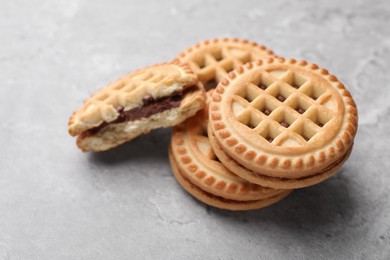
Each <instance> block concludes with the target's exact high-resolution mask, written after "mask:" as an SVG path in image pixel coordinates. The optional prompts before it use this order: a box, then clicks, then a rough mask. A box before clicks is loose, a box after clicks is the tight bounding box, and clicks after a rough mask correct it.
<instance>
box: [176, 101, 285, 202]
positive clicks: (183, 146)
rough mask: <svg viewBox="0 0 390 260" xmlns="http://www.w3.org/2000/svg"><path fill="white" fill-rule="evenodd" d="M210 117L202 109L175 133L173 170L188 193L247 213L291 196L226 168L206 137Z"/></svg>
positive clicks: (205, 110) (177, 128)
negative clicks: (247, 210)
mask: <svg viewBox="0 0 390 260" xmlns="http://www.w3.org/2000/svg"><path fill="white" fill-rule="evenodd" d="M207 117H208V116H207V109H203V110H201V111H199V112H198V113H197V114H196V115H195V116H194V117H192V118H189V119H187V120H186V121H185V122H183V123H182V124H180V125H177V126H175V127H174V129H173V133H172V141H171V145H170V161H171V165H172V169H173V171H174V173H175V176H176V178H177V179H178V181H179V183H180V184H181V185H182V186H183V187H184V188H185V189H186V190H187V191H188V192H189V193H191V194H192V195H194V196H195V197H197V198H198V199H200V200H201V201H203V202H205V203H206V204H209V205H212V206H215V207H219V208H225V209H231V210H244V209H254V208H260V207H264V206H267V205H270V204H272V203H275V202H276V201H278V200H279V199H281V198H283V197H284V196H286V195H287V194H288V193H289V192H290V191H287V190H277V189H272V188H266V187H262V186H259V185H256V184H252V183H249V182H248V181H246V180H244V179H242V178H240V177H238V176H237V175H235V174H233V173H232V172H230V171H229V170H228V169H227V168H225V167H224V165H223V164H222V163H221V162H219V161H218V159H217V157H216V155H215V153H214V151H213V149H212V147H211V144H210V141H209V139H208V137H207V121H208V120H207ZM211 198H214V199H212V200H210V199H211Z"/></svg>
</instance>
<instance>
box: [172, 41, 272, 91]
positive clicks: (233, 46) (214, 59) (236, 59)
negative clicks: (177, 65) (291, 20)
mask: <svg viewBox="0 0 390 260" xmlns="http://www.w3.org/2000/svg"><path fill="white" fill-rule="evenodd" d="M275 57H276V55H275V54H274V53H273V52H272V51H271V50H269V49H267V48H266V47H265V46H263V45H260V44H257V43H255V42H250V41H247V40H242V39H237V38H231V39H228V38H223V39H212V40H206V41H203V42H199V43H197V44H195V45H194V46H192V47H190V48H188V49H186V50H185V51H183V52H181V53H180V54H179V55H178V56H177V57H176V59H177V60H179V61H180V62H183V63H188V64H189V65H190V67H191V69H192V70H193V71H194V72H195V74H197V75H198V78H199V80H200V81H201V82H202V83H203V85H204V86H205V87H206V90H208V89H212V88H214V87H216V85H217V84H218V82H219V81H221V80H222V79H223V78H224V77H226V76H227V74H228V73H229V72H230V71H232V70H234V69H235V68H237V67H239V66H241V65H243V64H244V63H247V62H249V61H255V60H258V59H266V58H275Z"/></svg>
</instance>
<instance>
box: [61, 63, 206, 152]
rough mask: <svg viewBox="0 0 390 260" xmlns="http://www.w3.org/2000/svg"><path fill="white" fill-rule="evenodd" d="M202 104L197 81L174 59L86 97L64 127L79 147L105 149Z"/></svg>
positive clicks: (179, 118)
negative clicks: (66, 127)
mask: <svg viewBox="0 0 390 260" xmlns="http://www.w3.org/2000/svg"><path fill="white" fill-rule="evenodd" d="M204 104H205V91H204V87H203V86H202V83H200V82H199V81H198V79H197V76H196V75H195V74H194V73H193V72H192V70H191V69H190V68H189V67H188V65H183V64H181V63H179V62H177V61H175V62H172V63H164V64H159V65H154V66H150V67H147V68H144V69H141V70H138V71H136V72H134V73H131V74H129V75H127V76H125V77H123V78H121V79H119V80H117V81H116V82H114V83H112V84H110V85H108V86H106V87H105V88H103V89H101V90H100V91H99V92H97V93H96V94H95V95H93V96H92V97H90V98H89V99H87V100H86V101H85V103H84V105H83V106H82V107H81V108H80V109H78V110H77V111H75V112H74V113H73V115H72V116H71V118H70V120H69V126H68V130H69V133H70V134H71V135H72V136H77V145H78V146H79V147H80V148H81V149H82V150H83V151H88V150H93V151H104V150H107V149H110V148H113V147H115V146H118V145H120V144H122V143H124V142H127V141H129V140H131V139H133V138H135V137H137V136H139V135H141V134H143V133H148V132H149V131H151V130H152V129H155V128H160V127H169V126H173V125H177V124H179V123H181V122H183V121H184V120H185V119H186V118H188V117H191V116H193V115H194V114H195V113H196V112H197V111H198V110H200V109H202V108H203V106H204Z"/></svg>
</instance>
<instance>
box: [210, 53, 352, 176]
mask: <svg viewBox="0 0 390 260" xmlns="http://www.w3.org/2000/svg"><path fill="white" fill-rule="evenodd" d="M210 110H211V111H210V122H211V127H212V130H213V131H214V132H215V133H216V138H217V139H218V141H219V142H220V144H221V146H222V147H223V148H224V150H225V151H226V152H227V153H228V154H229V155H230V156H232V157H233V158H234V159H236V160H238V161H239V162H240V163H242V164H244V165H245V163H248V168H249V169H251V170H254V171H257V172H262V173H263V172H265V173H268V174H269V175H270V176H279V177H283V176H284V177H289V172H291V169H295V170H299V171H300V173H299V176H305V175H307V174H308V173H313V170H314V169H320V168H324V167H326V166H329V165H330V164H331V163H332V162H334V161H335V160H337V159H338V158H339V157H340V156H342V155H343V154H344V153H345V151H346V150H348V148H349V147H350V146H351V144H352V141H353V138H354V136H355V133H356V128H357V109H356V106H355V103H354V101H353V99H352V97H351V95H350V94H349V92H348V91H347V90H346V89H345V87H344V86H343V84H341V83H340V82H339V81H338V80H337V78H336V77H335V76H333V75H330V74H329V73H328V71H326V70H324V69H320V68H318V66H317V65H315V64H308V63H307V62H306V61H295V60H292V59H291V60H285V59H283V58H277V59H272V58H271V59H268V60H266V61H264V62H263V61H257V62H253V63H249V64H246V65H245V66H243V67H239V68H237V69H236V70H235V71H233V72H231V73H230V74H229V76H228V77H227V78H226V79H224V80H223V81H222V82H221V84H220V85H219V86H218V87H217V89H216V91H215V92H214V95H213V101H212V103H211V106H210ZM265 169H267V170H266V171H264V170H265Z"/></svg>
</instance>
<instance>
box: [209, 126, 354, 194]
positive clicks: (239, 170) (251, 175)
mask: <svg viewBox="0 0 390 260" xmlns="http://www.w3.org/2000/svg"><path fill="white" fill-rule="evenodd" d="M209 126H210V125H209ZM208 137H209V139H210V144H211V146H212V147H213V150H214V152H215V154H216V155H217V157H218V159H219V160H220V161H221V162H222V164H223V165H224V166H225V167H226V168H228V169H229V170H230V171H231V172H233V173H235V174H236V175H238V176H240V177H241V178H243V179H245V180H248V181H249V182H252V183H256V184H259V185H261V186H264V187H271V188H275V189H298V188H303V187H307V186H311V185H314V184H317V183H320V182H322V181H324V180H326V179H327V178H329V177H330V176H332V175H333V174H335V173H336V172H337V171H338V170H339V169H340V168H341V166H342V165H343V164H344V162H345V161H346V160H347V159H348V157H349V155H350V154H351V151H352V146H351V147H350V148H349V151H348V152H347V153H346V154H345V155H344V156H343V157H342V158H341V159H340V161H339V162H336V163H335V164H334V166H332V167H330V168H328V169H325V170H324V171H322V172H318V173H316V174H314V175H309V176H307V177H302V178H297V179H287V178H278V177H270V176H266V175H261V174H259V173H256V172H253V171H251V170H249V169H247V168H245V167H244V166H243V165H241V164H239V163H238V162H236V161H235V160H233V159H232V158H231V157H230V156H229V155H227V154H226V153H225V152H224V151H223V150H222V148H221V146H220V145H219V143H218V141H217V139H216V138H215V136H214V133H213V132H212V131H211V128H210V127H208Z"/></svg>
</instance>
